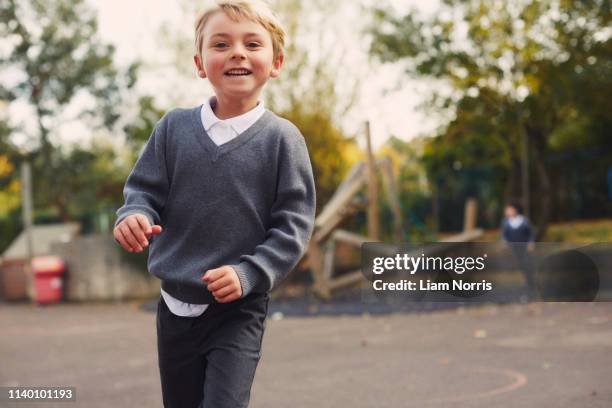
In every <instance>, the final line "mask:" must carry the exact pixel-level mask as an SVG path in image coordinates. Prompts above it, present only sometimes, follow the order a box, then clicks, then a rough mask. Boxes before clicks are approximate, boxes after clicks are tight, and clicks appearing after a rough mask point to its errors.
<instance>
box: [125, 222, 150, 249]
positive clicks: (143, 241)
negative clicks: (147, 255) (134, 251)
mask: <svg viewBox="0 0 612 408" xmlns="http://www.w3.org/2000/svg"><path fill="white" fill-rule="evenodd" d="M127 224H128V227H129V228H130V230H131V231H132V235H133V236H134V238H136V239H137V240H138V245H141V246H143V247H144V246H146V245H147V237H145V234H144V232H143V230H142V227H141V226H140V222H139V221H138V217H131V218H129V219H128V220H127Z"/></svg>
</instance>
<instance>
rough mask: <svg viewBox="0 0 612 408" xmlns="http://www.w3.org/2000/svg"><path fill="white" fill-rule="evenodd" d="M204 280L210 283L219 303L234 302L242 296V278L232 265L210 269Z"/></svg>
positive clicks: (210, 288) (210, 289) (210, 287)
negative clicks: (239, 277)
mask: <svg viewBox="0 0 612 408" xmlns="http://www.w3.org/2000/svg"><path fill="white" fill-rule="evenodd" d="M202 280H203V281H204V282H206V283H208V290H209V291H210V292H211V293H212V295H213V296H214V297H215V300H216V301H217V302H219V303H227V302H232V301H234V300H236V299H240V297H241V296H242V285H240V279H238V275H237V274H236V271H235V270H234V268H232V267H231V266H227V265H226V266H222V267H220V268H216V269H209V270H207V271H206V273H205V274H204V276H203V277H202Z"/></svg>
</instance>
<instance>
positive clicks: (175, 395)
mask: <svg viewBox="0 0 612 408" xmlns="http://www.w3.org/2000/svg"><path fill="white" fill-rule="evenodd" d="M268 301H269V295H268V294H267V293H266V294H255V293H251V294H249V295H248V296H246V297H244V298H242V299H238V300H236V301H234V302H230V303H212V304H211V305H210V306H209V307H208V308H207V309H206V311H204V313H203V314H202V315H200V316H198V317H181V316H176V315H175V314H173V313H172V312H171V311H170V310H169V309H168V306H167V305H166V302H164V299H163V297H162V296H160V299H159V301H158V304H157V351H158V357H159V373H160V378H161V387H162V396H163V401H164V407H165V408H230V407H231V408H237V407H247V406H248V405H249V398H250V394H251V385H252V383H253V378H254V376H255V369H256V368H257V364H258V362H259V358H260V356H261V341H262V338H263V334H264V330H265V319H266V314H267V311H268Z"/></svg>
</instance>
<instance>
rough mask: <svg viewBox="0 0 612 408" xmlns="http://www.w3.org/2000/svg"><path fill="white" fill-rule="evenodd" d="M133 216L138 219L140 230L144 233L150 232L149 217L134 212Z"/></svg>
mask: <svg viewBox="0 0 612 408" xmlns="http://www.w3.org/2000/svg"><path fill="white" fill-rule="evenodd" d="M135 218H136V219H137V220H138V224H140V227H141V229H142V232H143V233H144V234H150V233H151V224H149V219H148V218H147V217H145V216H144V215H142V214H136V217H135Z"/></svg>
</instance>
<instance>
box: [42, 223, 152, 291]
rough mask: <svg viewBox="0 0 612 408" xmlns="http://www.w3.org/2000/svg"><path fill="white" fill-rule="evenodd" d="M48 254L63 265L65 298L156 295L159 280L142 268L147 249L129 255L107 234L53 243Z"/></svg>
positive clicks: (144, 267) (144, 266)
mask: <svg viewBox="0 0 612 408" xmlns="http://www.w3.org/2000/svg"><path fill="white" fill-rule="evenodd" d="M51 254H53V255H57V256H59V257H61V258H62V259H63V260H64V261H65V262H66V264H67V267H68V275H67V278H66V279H65V288H66V292H65V298H66V300H68V301H92V300H126V299H136V298H146V297H153V296H156V295H159V293H160V289H159V288H160V283H161V282H160V281H159V279H157V278H155V277H153V276H152V275H150V274H149V273H148V272H147V270H146V259H147V254H148V251H145V252H143V253H140V254H130V253H128V252H126V251H124V250H123V249H122V248H121V247H120V246H119V245H118V244H117V243H116V242H115V240H114V238H113V236H112V235H110V234H98V235H86V236H79V237H76V238H74V240H72V241H70V242H67V243H60V242H57V243H53V244H52V245H51Z"/></svg>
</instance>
